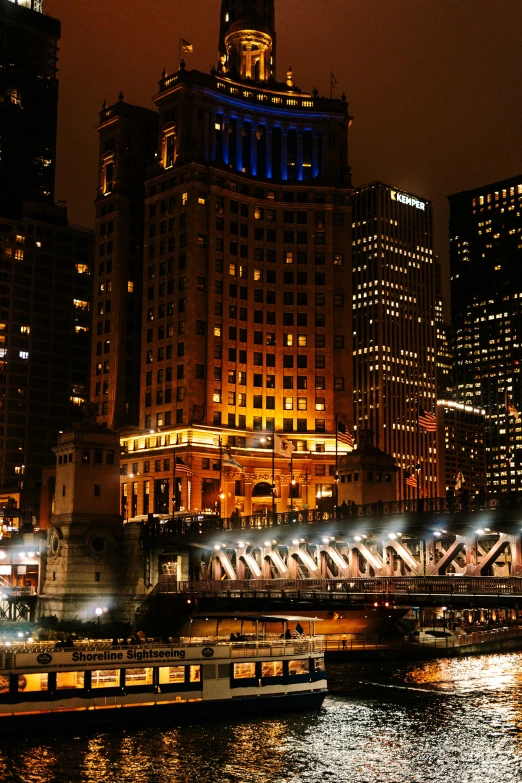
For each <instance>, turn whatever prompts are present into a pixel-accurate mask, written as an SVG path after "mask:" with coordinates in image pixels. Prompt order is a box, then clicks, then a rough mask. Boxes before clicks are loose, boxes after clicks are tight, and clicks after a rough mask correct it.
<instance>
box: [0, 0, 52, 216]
mask: <svg viewBox="0 0 522 783" xmlns="http://www.w3.org/2000/svg"><path fill="white" fill-rule="evenodd" d="M59 38H60V22H59V21H58V20H57V19H53V18H52V17H50V16H46V15H45V14H44V13H43V6H42V1H41V0H0V215H3V216H4V217H14V218H17V217H20V216H21V214H22V205H23V202H24V201H46V202H48V203H52V202H53V200H54V172H55V160H56V123H57V115H58V80H57V78H56V73H57V52H58V40H59Z"/></svg>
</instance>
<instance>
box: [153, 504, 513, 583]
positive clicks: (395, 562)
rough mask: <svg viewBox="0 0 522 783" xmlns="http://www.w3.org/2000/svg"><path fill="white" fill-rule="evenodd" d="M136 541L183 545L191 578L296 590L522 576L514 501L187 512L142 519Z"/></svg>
mask: <svg viewBox="0 0 522 783" xmlns="http://www.w3.org/2000/svg"><path fill="white" fill-rule="evenodd" d="M144 544H145V546H146V547H147V546H150V547H154V549H155V550H158V551H161V548H162V547H168V546H181V547H185V548H187V550H188V551H189V553H190V569H189V571H190V573H189V576H190V577H191V582H192V583H196V582H201V583H202V584H203V583H205V584H208V583H223V584H224V585H227V586H228V585H229V584H230V585H232V584H239V583H241V584H244V583H245V584H246V583H248V584H249V585H250V587H252V588H254V587H256V585H260V584H261V583H263V584H264V583H265V582H266V580H269V581H270V580H272V582H274V583H275V582H278V583H279V584H282V582H281V580H283V581H284V582H285V583H287V582H288V580H290V581H294V582H296V583H301V582H303V587H304V583H307V584H310V580H322V582H324V583H325V584H326V583H327V582H328V580H333V581H335V580H337V581H338V582H339V583H342V584H349V583H352V582H353V583H354V584H359V583H360V582H359V580H370V581H369V582H368V581H367V582H366V583H367V584H368V585H371V584H372V581H371V580H375V581H376V583H377V582H378V581H379V580H382V578H383V577H386V578H397V579H399V578H401V579H404V578H410V579H415V578H419V577H429V579H430V580H431V581H430V584H435V583H436V582H437V580H438V579H440V580H441V584H442V583H443V580H442V578H443V577H453V578H454V580H456V581H453V582H452V585H454V589H452V593H455V594H458V593H459V591H460V592H462V591H463V587H462V585H464V584H465V582H464V581H463V578H464V577H473V578H475V579H480V578H481V577H482V578H489V577H496V578H499V579H501V580H503V583H504V582H505V581H506V579H507V580H508V581H509V580H510V579H512V578H514V577H522V497H519V496H518V495H514V494H506V495H495V496H492V495H490V496H487V497H485V498H484V497H482V498H480V497H479V496H472V497H469V498H467V497H464V498H434V499H423V500H406V501H396V502H390V503H375V504H371V505H364V506H355V505H353V506H346V507H344V508H343V507H339V508H337V509H335V508H330V509H321V508H316V509H307V510H306V509H305V510H298V511H288V512H285V513H278V514H271V513H266V514H257V515H254V516H248V517H233V518H230V519H220V518H219V517H217V516H215V517H214V516H210V517H209V516H204V515H187V516H185V517H182V518H176V519H172V520H165V521H159V520H157V519H155V520H151V521H150V522H149V523H147V524H146V526H145V531H144ZM178 579H179V577H178ZM459 580H460V581H459ZM506 583H507V582H506ZM404 584H406V582H404ZM411 584H413V583H411ZM426 584H428V583H427V582H426ZM446 584H449V583H446ZM457 584H460V585H461V586H460V587H457ZM510 584H511V582H510ZM512 584H513V586H514V585H515V583H512ZM517 590H518V588H517ZM368 592H369V593H371V592H372V590H371V589H369V590H368ZM420 592H421V593H422V592H425V591H424V590H421V591H420ZM464 592H465V591H464ZM475 593H476V594H477V595H481V592H480V590H476V591H475Z"/></svg>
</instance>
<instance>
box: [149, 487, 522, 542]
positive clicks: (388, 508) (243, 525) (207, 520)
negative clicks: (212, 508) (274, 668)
mask: <svg viewBox="0 0 522 783" xmlns="http://www.w3.org/2000/svg"><path fill="white" fill-rule="evenodd" d="M521 508H522V494H518V493H505V494H499V495H487V496H484V495H469V496H467V495H463V496H459V497H444V498H420V499H417V500H395V501H388V502H378V503H366V504H364V505H355V503H354V504H352V505H347V504H341V505H340V506H338V507H331V508H328V509H324V508H309V509H299V510H296V511H283V512H279V513H275V514H272V512H267V513H264V514H252V515H251V516H239V515H237V516H232V517H229V518H224V519H221V518H220V517H219V516H217V515H216V516H208V515H206V516H203V515H197V514H187V516H185V517H182V518H175V519H167V520H164V521H162V522H159V521H158V520H156V521H154V522H147V523H146V528H147V530H148V532H149V534H150V535H162V534H163V535H166V534H170V535H185V534H192V535H194V534H205V533H213V532H220V531H223V532H227V531H230V532H237V533H241V532H246V531H249V530H267V529H271V528H278V527H291V526H292V525H316V524H321V523H323V522H324V523H327V522H331V521H338V520H346V521H347V522H348V521H356V520H358V519H364V520H370V521H371V520H372V519H373V520H379V519H383V518H388V517H397V516H406V515H415V516H418V515H425V514H426V515H448V514H452V515H453V514H468V513H475V512H478V511H495V510H502V509H514V510H515V509H521Z"/></svg>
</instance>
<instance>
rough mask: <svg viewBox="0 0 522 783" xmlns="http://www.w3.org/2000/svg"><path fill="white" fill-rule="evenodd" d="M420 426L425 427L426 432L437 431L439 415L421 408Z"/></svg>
mask: <svg viewBox="0 0 522 783" xmlns="http://www.w3.org/2000/svg"><path fill="white" fill-rule="evenodd" d="M419 427H423V428H424V429H425V430H426V432H437V417H436V416H435V414H434V413H429V412H428V411H425V410H422V409H421V410H420V411H419Z"/></svg>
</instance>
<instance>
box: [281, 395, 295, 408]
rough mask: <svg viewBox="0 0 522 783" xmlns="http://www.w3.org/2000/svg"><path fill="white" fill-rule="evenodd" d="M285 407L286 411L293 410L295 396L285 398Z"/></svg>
mask: <svg viewBox="0 0 522 783" xmlns="http://www.w3.org/2000/svg"><path fill="white" fill-rule="evenodd" d="M283 408H284V409H285V411H292V410H293V409H294V398H293V397H284V398H283Z"/></svg>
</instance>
